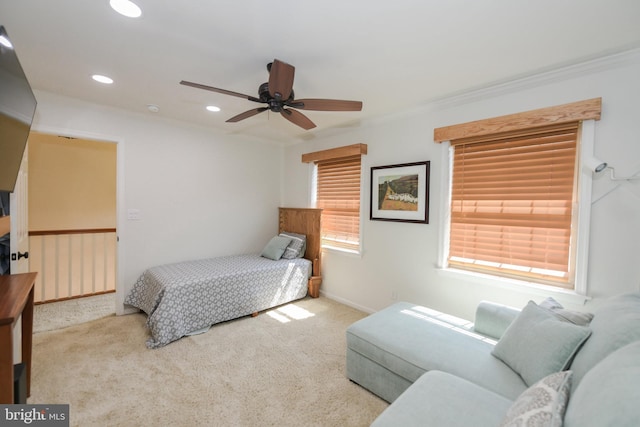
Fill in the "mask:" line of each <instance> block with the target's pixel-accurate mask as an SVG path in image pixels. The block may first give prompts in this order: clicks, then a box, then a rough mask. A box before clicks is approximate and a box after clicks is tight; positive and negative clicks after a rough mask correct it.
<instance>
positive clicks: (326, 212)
mask: <svg viewBox="0 0 640 427" xmlns="http://www.w3.org/2000/svg"><path fill="white" fill-rule="evenodd" d="M316 179H317V185H318V187H317V194H316V207H318V208H321V209H322V244H323V245H326V246H332V247H336V248H341V249H347V250H355V251H357V250H359V248H360V156H358V157H351V158H343V159H338V160H328V161H322V162H318V163H317V177H316Z"/></svg>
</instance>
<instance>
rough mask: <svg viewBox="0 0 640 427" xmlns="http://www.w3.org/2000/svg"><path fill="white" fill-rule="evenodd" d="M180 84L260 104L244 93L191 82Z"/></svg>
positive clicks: (253, 97)
mask: <svg viewBox="0 0 640 427" xmlns="http://www.w3.org/2000/svg"><path fill="white" fill-rule="evenodd" d="M180 84H181V85H185V86H191V87H195V88H196V89H204V90H210V91H212V92H218V93H222V94H225V95H231V96H237V97H238V98H244V99H248V100H249V101H254V102H262V101H260V100H259V99H258V98H256V97H255V96H251V95H245V94H244V93H239V92H233V91H231V90H226V89H220V88H217V87H213V86H207V85H203V84H200V83H193V82H188V81H186V80H182V81H181V82H180Z"/></svg>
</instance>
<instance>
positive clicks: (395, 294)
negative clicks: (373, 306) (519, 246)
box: [391, 289, 398, 301]
mask: <svg viewBox="0 0 640 427" xmlns="http://www.w3.org/2000/svg"><path fill="white" fill-rule="evenodd" d="M391 299H392V300H393V301H397V300H398V291H396V290H395V289H394V290H392V291H391Z"/></svg>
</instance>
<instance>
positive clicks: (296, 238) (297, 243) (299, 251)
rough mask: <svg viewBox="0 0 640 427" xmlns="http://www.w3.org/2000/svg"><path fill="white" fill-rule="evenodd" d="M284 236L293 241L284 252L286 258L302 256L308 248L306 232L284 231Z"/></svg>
mask: <svg viewBox="0 0 640 427" xmlns="http://www.w3.org/2000/svg"><path fill="white" fill-rule="evenodd" d="M280 236H282V237H289V238H290V239H291V242H290V243H289V245H288V246H287V248H286V249H285V251H284V254H282V258H284V259H294V258H302V257H303V256H304V253H305V251H306V250H307V236H305V235H304V234H297V233H290V232H288V231H283V232H282V233H280Z"/></svg>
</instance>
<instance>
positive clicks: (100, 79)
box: [91, 74, 113, 85]
mask: <svg viewBox="0 0 640 427" xmlns="http://www.w3.org/2000/svg"><path fill="white" fill-rule="evenodd" d="M91 78H92V79H93V80H95V81H97V82H100V83H104V84H107V85H110V84H111V83H113V79H112V78H110V77H107V76H102V75H100V74H94V75H93V76H91Z"/></svg>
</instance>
